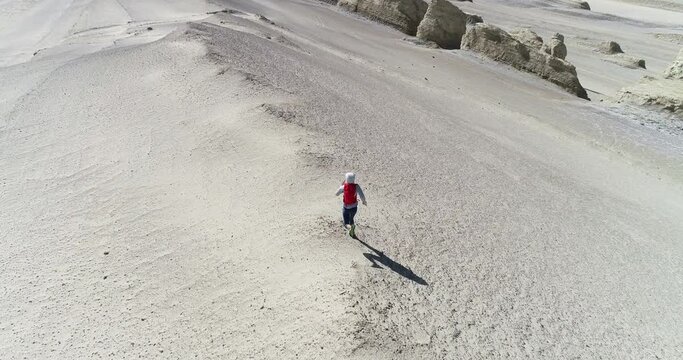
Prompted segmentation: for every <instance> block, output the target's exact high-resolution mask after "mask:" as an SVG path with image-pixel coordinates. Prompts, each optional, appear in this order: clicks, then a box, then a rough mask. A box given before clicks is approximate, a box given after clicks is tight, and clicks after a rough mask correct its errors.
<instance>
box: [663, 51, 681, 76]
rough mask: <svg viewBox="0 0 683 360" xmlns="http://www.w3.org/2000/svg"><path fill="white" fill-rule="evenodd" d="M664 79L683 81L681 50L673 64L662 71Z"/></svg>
mask: <svg viewBox="0 0 683 360" xmlns="http://www.w3.org/2000/svg"><path fill="white" fill-rule="evenodd" d="M664 78H665V79H671V80H683V49H681V51H679V52H678V57H676V60H674V63H673V64H671V66H669V68H668V69H666V70H665V71H664Z"/></svg>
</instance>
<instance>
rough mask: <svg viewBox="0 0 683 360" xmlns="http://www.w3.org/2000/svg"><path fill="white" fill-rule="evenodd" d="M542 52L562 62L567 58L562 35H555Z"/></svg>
mask: <svg viewBox="0 0 683 360" xmlns="http://www.w3.org/2000/svg"><path fill="white" fill-rule="evenodd" d="M543 51H545V52H546V53H547V54H550V55H552V56H555V57H557V58H560V59H562V60H564V59H565V58H566V57H567V45H565V44H564V35H562V34H559V33H555V35H553V37H552V38H551V39H550V41H549V42H548V44H547V45H546V46H545V47H544V48H543Z"/></svg>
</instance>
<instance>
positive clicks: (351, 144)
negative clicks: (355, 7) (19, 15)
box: [0, 0, 683, 359]
mask: <svg viewBox="0 0 683 360" xmlns="http://www.w3.org/2000/svg"><path fill="white" fill-rule="evenodd" d="M481 3H482V4H480V5H481V6H482V9H489V10H491V13H490V14H487V13H482V15H486V17H490V18H494V17H495V16H496V15H495V14H496V12H494V11H493V10H494V9H495V8H494V7H493V6H491V7H489V8H486V6H487V5H486V4H485V3H486V2H485V1H483V0H482V1H481ZM93 4H94V3H93ZM106 4H109V5H111V4H110V3H106V2H101V4H100V5H97V6H95V8H96V9H97V10H98V11H105V10H106V9H109V7H108V6H109V5H107V6H105V5H106ZM172 4H175V3H172ZM91 5H92V4H91ZM475 5H476V4H475ZM92 6H94V5H92ZM178 6H180V5H178ZM183 6H184V5H183ZM188 6H189V5H188ZM216 6H217V7H219V8H220V7H229V8H233V9H239V10H242V11H243V12H244V13H235V14H218V15H216V16H211V17H208V18H206V14H205V12H206V9H207V8H209V6H208V5H201V6H199V7H198V10H197V12H196V13H192V9H190V8H187V9H186V10H185V11H187V13H185V14H184V15H183V16H186V17H187V18H192V19H194V18H199V17H205V18H206V19H204V20H202V21H198V22H195V23H192V24H189V25H180V27H179V28H177V30H176V31H175V32H173V33H172V34H171V35H169V36H167V37H165V38H163V39H162V40H159V41H156V42H152V43H148V44H144V45H136V46H131V47H125V46H121V45H122V44H126V42H116V41H115V40H117V39H123V38H128V36H127V35H123V37H121V35H120V34H129V32H130V31H131V29H133V32H134V31H135V30H134V29H137V28H139V27H142V26H145V25H146V24H130V25H126V26H123V25H122V26H123V28H122V29H123V30H122V32H120V33H118V34H109V35H106V36H104V35H103V36H102V37H101V39H104V40H103V41H102V42H101V43H102V44H105V43H107V42H108V43H109V45H107V46H110V45H111V44H112V43H113V44H118V45H116V46H113V47H112V48H110V49H107V50H104V51H96V50H97V49H93V48H87V47H78V48H77V50H75V51H73V52H69V53H66V52H63V51H57V50H59V47H60V46H61V45H59V44H64V42H60V43H59V44H58V45H56V46H55V47H56V50H54V51H53V52H52V53H50V52H47V53H46V54H45V55H44V56H43V57H38V58H35V59H33V60H32V61H30V62H24V63H19V64H16V65H13V66H9V67H4V68H0V80H2V82H3V83H13V84H16V86H13V87H10V88H7V87H5V88H3V89H2V90H0V91H1V93H0V95H2V96H1V97H0V98H1V99H2V103H0V104H1V107H0V168H2V169H5V171H3V173H2V175H0V186H1V187H0V195H1V198H2V203H3V211H2V212H1V213H0V244H2V249H3V251H2V252H1V253H0V264H1V268H2V269H3V270H2V272H0V283H2V286H1V287H0V289H1V290H0V291H1V293H0V309H3V310H2V313H0V351H1V352H2V353H3V354H9V356H8V357H9V358H23V357H25V356H26V357H29V358H99V357H114V358H133V357H138V356H143V357H147V358H150V357H159V358H188V357H192V356H198V357H200V358H216V357H221V358H235V359H242V358H250V357H251V358H296V357H303V358H367V359H379V358H387V359H394V358H405V359H414V358H463V357H464V358H472V357H496V358H505V357H515V358H518V357H532V358H548V357H551V358H556V357H560V358H570V357H583V358H595V357H606V358H655V357H659V358H678V357H680V356H681V355H682V354H683V343H681V341H680V339H682V338H683V336H682V335H683V333H681V329H682V327H681V324H682V323H683V318H681V314H683V308H681V303H680V300H679V299H680V298H681V297H682V296H683V287H682V286H681V283H682V282H683V274H682V273H681V269H683V264H682V263H681V259H682V258H683V257H682V256H681V255H683V247H682V246H681V243H680V241H678V239H679V238H680V234H681V233H682V232H683V221H681V220H683V218H682V217H681V214H683V212H682V211H683V186H682V185H683V184H682V182H683V166H682V165H681V164H683V161H681V160H682V159H683V145H682V144H681V140H680V135H676V134H672V133H669V132H662V131H659V130H657V129H656V128H655V127H650V126H642V125H641V124H640V121H634V115H633V114H632V113H627V114H626V115H624V114H622V113H623V111H622V112H621V113H617V112H615V111H614V110H611V109H610V108H607V107H604V106H603V105H600V104H596V103H589V102H585V101H582V100H580V99H576V98H574V97H572V96H570V95H568V94H566V93H564V92H563V91H562V90H560V89H558V88H556V87H554V86H553V85H551V84H548V83H545V82H543V81H542V80H540V79H537V78H535V77H533V76H531V75H528V74H521V73H518V72H516V71H513V70H511V69H509V68H507V67H502V66H499V65H498V64H495V63H492V62H490V61H486V60H483V59H481V58H479V57H477V56H474V55H472V54H469V53H467V52H462V51H453V52H444V51H439V50H429V49H424V48H420V47H416V46H414V45H412V44H410V43H408V42H406V41H403V40H401V39H402V38H403V36H402V35H401V34H399V33H397V32H395V31H393V30H391V29H389V28H387V27H384V26H381V25H378V24H374V23H371V22H369V21H366V20H363V19H358V18H356V17H354V16H350V15H348V14H345V13H341V12H339V11H338V10H336V9H334V8H332V7H329V6H328V5H323V4H320V3H317V2H312V1H303V0H301V1H297V0H292V1H287V2H283V1H279V0H259V1H246V0H245V1H232V0H231V1H226V2H224V3H221V4H219V5H213V8H215V7H216ZM154 9H157V7H154ZM149 11H151V10H149V9H146V10H145V9H140V13H139V14H138V15H135V16H134V17H135V18H136V19H140V18H142V17H143V16H142V15H141V14H148V13H149ZM487 11H488V10H487ZM533 11H537V10H533ZM132 12H133V11H132V10H131V11H128V13H129V14H130V13H132ZM520 13H521V12H520ZM548 13H549V14H561V15H558V17H557V18H558V19H562V18H563V16H564V15H562V14H564V13H557V12H554V11H550V12H548ZM255 14H263V15H265V16H267V17H268V18H269V19H271V20H273V22H274V24H271V23H269V22H266V21H263V20H259V18H258V16H256V15H255ZM532 14H533V12H532ZM162 18H163V19H167V20H164V21H166V23H165V25H163V26H165V28H164V29H166V30H164V32H161V31H160V32H159V33H158V34H156V35H150V37H149V38H148V39H147V41H149V40H153V39H155V38H156V37H158V36H162V35H163V34H165V33H167V32H169V31H172V30H173V29H174V28H176V27H177V26H176V25H175V24H176V23H179V22H183V20H179V19H180V18H173V19H170V18H169V17H166V15H164V14H163V12H161V13H160V15H159V19H162ZM591 19H592V18H588V19H587V20H585V21H586V22H587V23H593V24H596V25H594V26H595V27H596V28H598V27H601V28H602V29H603V30H604V31H605V32H606V33H608V34H609V32H608V30H609V28H608V26H607V25H605V24H604V23H603V20H595V19H593V20H591ZM159 21H161V20H159ZM558 21H559V20H558ZM591 21H593V22H591ZM614 24H615V25H614V27H615V28H613V30H615V32H618V31H619V30H620V29H621V26H622V25H620V24H621V23H620V22H618V21H614ZM502 25H505V24H502ZM626 26H631V25H626ZM86 27H87V26H86ZM155 27H156V25H155ZM83 30H87V29H83ZM632 31H633V32H634V33H635V32H637V30H636V29H635V28H633V29H632ZM73 35H74V34H73V33H72V34H70V35H67V37H66V39H67V42H69V41H71V39H73V38H72V37H73ZM88 36H89V35H88ZM98 36H99V35H98ZM98 36H95V37H98ZM155 36H156V37H155ZM133 40H134V42H140V43H142V42H145V41H146V40H144V39H139V40H138V39H133ZM13 51H14V52H10V51H7V50H5V51H3V55H8V56H7V57H5V58H12V59H14V60H12V61H17V60H16V59H17V58H16V57H14V56H15V55H16V54H19V51H18V50H16V51H15V50H13ZM668 51H669V50H668V49H666V50H661V51H659V52H656V53H653V56H656V57H657V58H659V57H660V56H661V57H662V58H663V57H664V56H665V55H666V53H667V52H668ZM91 52H94V53H92V54H90V55H84V54H87V53H91ZM571 54H572V48H571V47H570V56H571ZM662 61H663V60H662ZM589 65H590V66H595V67H598V66H601V65H602V62H597V61H594V62H590V63H589ZM590 66H589V67H587V68H590ZM579 70H580V73H579V74H580V76H581V68H579ZM619 71H621V70H619ZM607 73H608V75H606V76H605V79H618V78H619V73H617V72H614V73H613V74H616V75H609V71H607ZM590 79H591V77H590V76H582V77H581V80H582V81H583V82H584V83H585V82H587V81H588V82H589V83H590V81H591V80H590ZM603 80H604V79H603ZM603 80H601V79H597V80H594V81H595V84H605V85H604V87H605V88H610V86H612V85H610V83H609V81H607V80H604V81H603ZM619 81H622V80H619ZM513 89H514V90H513ZM637 120H640V119H637ZM348 169H353V170H356V171H357V172H358V173H359V181H360V182H361V183H362V184H363V186H364V188H365V189H366V193H367V195H368V200H369V205H370V206H369V207H366V208H362V209H361V210H360V213H359V221H360V222H361V228H360V238H361V242H357V241H353V240H351V239H348V238H345V237H344V234H343V233H342V232H341V229H340V227H339V225H338V221H339V220H338V217H339V214H338V206H339V205H338V199H334V198H333V197H332V196H331V194H332V193H333V192H334V190H336V186H338V184H339V181H341V178H340V176H341V174H342V173H343V172H344V171H346V170H348ZM372 264H376V266H377V267H372V266H371V265H372Z"/></svg>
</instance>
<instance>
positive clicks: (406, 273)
mask: <svg viewBox="0 0 683 360" xmlns="http://www.w3.org/2000/svg"><path fill="white" fill-rule="evenodd" d="M353 238H354V239H355V240H357V241H358V242H359V243H361V244H363V245H364V246H365V247H366V248H368V249H370V251H372V253H363V256H365V258H366V259H368V260H370V262H371V263H372V267H375V268H380V269H381V268H382V267H381V266H379V264H382V265H384V266H386V267H387V268H389V269H391V270H392V271H393V272H395V273H397V274H399V275H401V276H403V277H404V278H406V279H408V280H412V281H414V282H416V283H418V284H420V285H428V284H427V282H426V281H425V280H424V279H423V278H421V277H419V276H418V275H417V274H415V273H414V272H413V271H412V270H410V269H408V268H407V267H405V266H403V265H401V264H399V263H397V262H396V261H394V260H392V259H391V258H389V257H388V256H386V255H384V253H383V252H381V251H379V250H377V249H375V248H373V247H372V246H370V245H368V244H367V243H366V242H364V241H363V240H361V239H359V238H358V237H357V236H353ZM378 263H379V264H378Z"/></svg>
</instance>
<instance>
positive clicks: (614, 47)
mask: <svg viewBox="0 0 683 360" xmlns="http://www.w3.org/2000/svg"><path fill="white" fill-rule="evenodd" d="M597 50H598V51H599V52H601V53H603V54H608V55H612V54H621V53H623V52H624V51H623V50H621V46H620V45H619V44H618V43H617V42H614V41H605V42H603V43H601V44H600V46H599V47H598V48H597Z"/></svg>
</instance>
